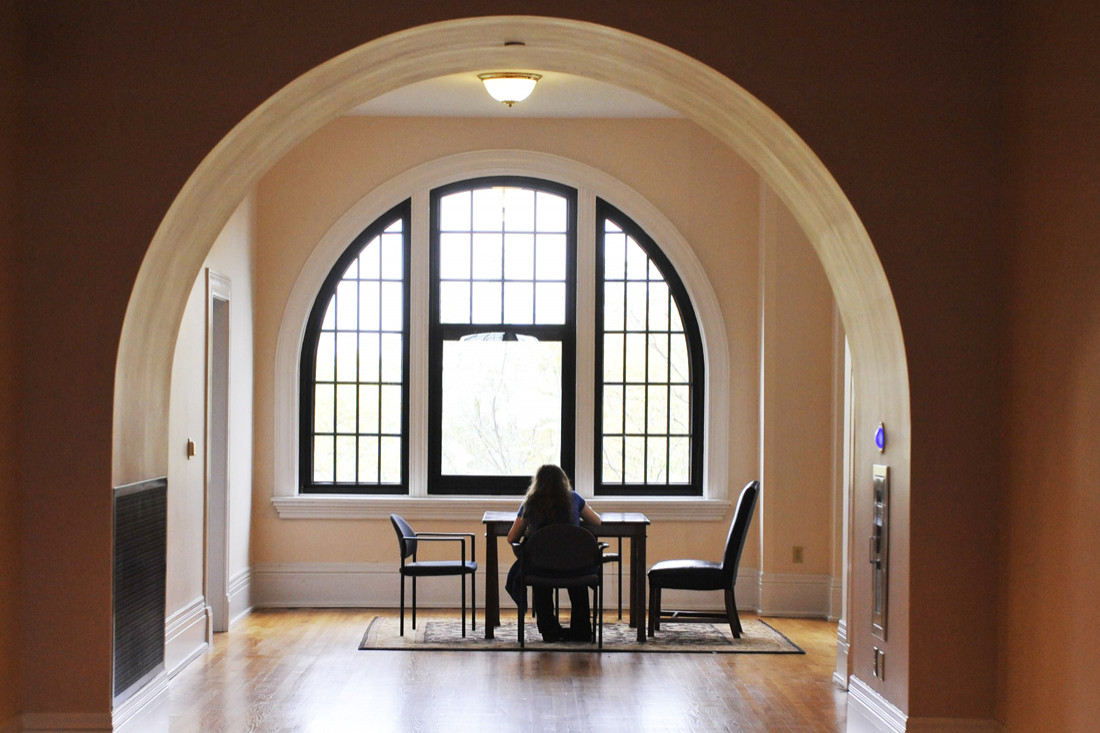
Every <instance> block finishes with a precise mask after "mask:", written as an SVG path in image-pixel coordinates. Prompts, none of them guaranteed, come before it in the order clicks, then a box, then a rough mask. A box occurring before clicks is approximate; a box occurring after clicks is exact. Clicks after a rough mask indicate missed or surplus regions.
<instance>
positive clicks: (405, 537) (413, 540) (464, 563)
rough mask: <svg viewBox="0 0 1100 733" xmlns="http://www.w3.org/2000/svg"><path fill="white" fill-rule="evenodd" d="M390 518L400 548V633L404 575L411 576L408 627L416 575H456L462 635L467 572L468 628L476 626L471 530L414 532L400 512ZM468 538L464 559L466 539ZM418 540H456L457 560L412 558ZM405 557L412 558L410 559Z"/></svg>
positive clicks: (413, 609) (475, 564)
mask: <svg viewBox="0 0 1100 733" xmlns="http://www.w3.org/2000/svg"><path fill="white" fill-rule="evenodd" d="M390 522H392V523H393V529H394V531H395V532H397V542H398V546H399V548H400V550H401V568H400V573H401V624H400V629H401V636H404V635H405V578H411V579H412V627H413V628H414V629H415V628H416V579H417V578H425V577H440V576H455V575H457V576H459V586H460V587H461V589H462V636H463V637H465V636H466V576H467V575H469V576H470V628H477V595H476V592H475V591H476V583H477V562H476V561H475V557H476V554H477V546H476V544H475V539H474V535H473V533H472V532H416V531H414V530H413V528H412V527H411V526H409V523H408V522H406V521H405V520H404V519H403V518H402V517H401V516H400V515H397V514H391V515H390ZM467 540H469V542H470V554H469V556H468V557H469V559H467V554H466V541H467ZM421 542H457V543H459V545H460V550H459V559H458V560H423V561H418V560H417V559H416V553H417V550H418V549H419V545H420V543H421ZM409 558H412V559H411V560H410V559H409Z"/></svg>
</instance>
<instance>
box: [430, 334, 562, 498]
mask: <svg viewBox="0 0 1100 733" xmlns="http://www.w3.org/2000/svg"><path fill="white" fill-rule="evenodd" d="M561 368H562V364H561V344H560V343H558V342H539V341H533V340H532V341H485V340H467V341H446V342H444V344H443V403H442V425H441V431H442V472H443V473H444V474H447V475H463V474H465V475H492V476H526V475H530V474H532V473H534V471H535V470H536V469H537V468H538V467H539V466H540V465H542V464H544V463H559V462H560V460H561V399H562V396H561Z"/></svg>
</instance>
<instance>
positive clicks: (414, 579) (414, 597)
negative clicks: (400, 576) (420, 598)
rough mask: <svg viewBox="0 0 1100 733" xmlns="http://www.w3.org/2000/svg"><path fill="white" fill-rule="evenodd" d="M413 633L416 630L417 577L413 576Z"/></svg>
mask: <svg viewBox="0 0 1100 733" xmlns="http://www.w3.org/2000/svg"><path fill="white" fill-rule="evenodd" d="M412 580H413V608H412V613H413V631H415V630H416V576H415V575H414V576H413V579H412Z"/></svg>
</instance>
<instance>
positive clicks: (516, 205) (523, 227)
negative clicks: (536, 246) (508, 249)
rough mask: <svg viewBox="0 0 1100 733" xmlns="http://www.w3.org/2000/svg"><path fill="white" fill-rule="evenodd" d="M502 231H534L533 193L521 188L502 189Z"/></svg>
mask: <svg viewBox="0 0 1100 733" xmlns="http://www.w3.org/2000/svg"><path fill="white" fill-rule="evenodd" d="M504 230H505V231H507V232H533V231H534V230H535V192H534V191H531V190H529V189H523V188H505V189H504Z"/></svg>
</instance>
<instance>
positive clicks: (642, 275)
mask: <svg viewBox="0 0 1100 733" xmlns="http://www.w3.org/2000/svg"><path fill="white" fill-rule="evenodd" d="M648 274H649V257H647V256H646V253H645V250H643V249H642V248H641V247H639V246H638V243H637V242H635V241H634V240H633V239H632V238H630V237H628V238H627V245H626V279H627V280H645V279H646V276H647V275H648Z"/></svg>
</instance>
